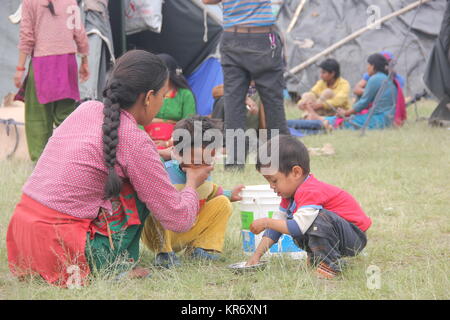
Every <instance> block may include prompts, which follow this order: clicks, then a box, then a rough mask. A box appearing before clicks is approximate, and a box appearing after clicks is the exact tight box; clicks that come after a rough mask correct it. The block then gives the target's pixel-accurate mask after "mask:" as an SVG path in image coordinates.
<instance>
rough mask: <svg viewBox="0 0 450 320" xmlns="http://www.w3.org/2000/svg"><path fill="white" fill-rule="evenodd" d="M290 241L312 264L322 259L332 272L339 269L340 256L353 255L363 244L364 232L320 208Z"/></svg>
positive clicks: (365, 239) (365, 238)
mask: <svg viewBox="0 0 450 320" xmlns="http://www.w3.org/2000/svg"><path fill="white" fill-rule="evenodd" d="M294 240H295V242H296V243H297V245H298V246H299V247H300V248H302V249H303V250H305V251H306V252H307V254H308V259H309V261H310V263H311V264H312V265H317V264H319V263H320V262H324V263H326V264H327V265H328V266H329V267H330V268H331V269H332V270H334V271H335V272H340V271H342V264H341V261H340V258H341V257H353V256H356V255H357V254H358V253H359V252H361V250H362V249H364V247H365V246H366V244H367V237H366V234H365V233H364V232H362V231H361V230H360V229H359V228H358V227H357V226H355V225H354V224H352V223H350V222H348V221H347V220H345V219H343V218H341V217H339V216H338V215H337V214H335V213H333V212H330V211H327V210H324V209H322V210H320V212H319V215H318V216H317V218H316V220H315V221H314V223H313V224H312V225H311V227H310V228H309V229H308V231H306V233H305V234H304V235H303V236H302V237H301V238H295V239H294Z"/></svg>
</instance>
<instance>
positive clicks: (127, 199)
mask: <svg viewBox="0 0 450 320" xmlns="http://www.w3.org/2000/svg"><path fill="white" fill-rule="evenodd" d="M136 199H137V196H136V192H135V191H134V189H133V187H132V186H131V185H130V184H129V183H124V185H123V186H122V191H121V192H120V195H119V197H118V198H115V199H112V200H111V202H112V211H113V213H112V214H111V215H108V216H106V215H102V214H99V215H98V217H97V218H96V219H94V220H93V221H92V223H91V226H90V238H91V240H92V239H94V236H95V234H96V233H99V234H101V235H103V236H109V232H108V229H109V230H110V233H111V234H115V233H119V232H121V231H124V230H126V229H127V228H128V227H129V226H133V225H139V224H141V220H140V219H139V212H138V208H137V205H136Z"/></svg>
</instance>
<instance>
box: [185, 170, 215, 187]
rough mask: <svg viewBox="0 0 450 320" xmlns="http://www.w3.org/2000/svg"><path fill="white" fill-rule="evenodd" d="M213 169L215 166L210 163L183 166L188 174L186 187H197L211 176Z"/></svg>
mask: <svg viewBox="0 0 450 320" xmlns="http://www.w3.org/2000/svg"><path fill="white" fill-rule="evenodd" d="M213 169H214V168H213V166H208V165H200V166H190V167H187V166H185V167H183V171H184V172H186V176H187V181H186V187H191V188H194V189H197V188H198V187H200V186H201V185H202V184H203V183H204V182H205V180H206V179H207V178H208V177H209V173H210V172H211V171H212V170H213Z"/></svg>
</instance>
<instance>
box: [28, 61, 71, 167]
mask: <svg viewBox="0 0 450 320" xmlns="http://www.w3.org/2000/svg"><path fill="white" fill-rule="evenodd" d="M29 69H30V72H29V74H28V80H27V85H26V89H25V131H26V136H27V143H28V152H29V154H30V158H31V160H32V161H37V160H38V159H39V157H40V156H41V154H42V151H44V148H45V145H46V144H47V141H48V139H49V138H50V137H51V135H52V134H53V128H54V127H57V126H59V125H60V124H61V123H62V122H63V121H64V119H66V118H67V117H68V116H69V115H70V114H71V113H72V112H73V111H74V110H75V101H74V100H72V99H64V100H59V101H54V102H50V103H47V104H40V103H39V101H38V98H37V94H36V86H35V82H34V70H33V67H32V64H31V63H30V67H29Z"/></svg>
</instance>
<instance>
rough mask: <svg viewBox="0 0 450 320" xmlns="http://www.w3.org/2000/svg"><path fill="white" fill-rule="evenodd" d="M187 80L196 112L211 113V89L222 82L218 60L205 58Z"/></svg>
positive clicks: (212, 102)
mask: <svg viewBox="0 0 450 320" xmlns="http://www.w3.org/2000/svg"><path fill="white" fill-rule="evenodd" d="M187 80H188V82H189V85H190V86H191V88H192V91H193V92H194V95H195V99H196V100H197V114H199V115H202V116H206V115H209V114H211V113H212V107H213V104H214V98H213V96H212V89H213V88H214V87H215V86H218V85H220V84H223V73H222V66H221V65H220V62H219V60H218V59H216V58H208V59H206V60H205V61H204V62H203V63H202V64H201V65H200V66H199V67H198V68H197V70H195V71H194V72H193V73H192V74H191V75H190V76H189V77H188V78H187Z"/></svg>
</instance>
